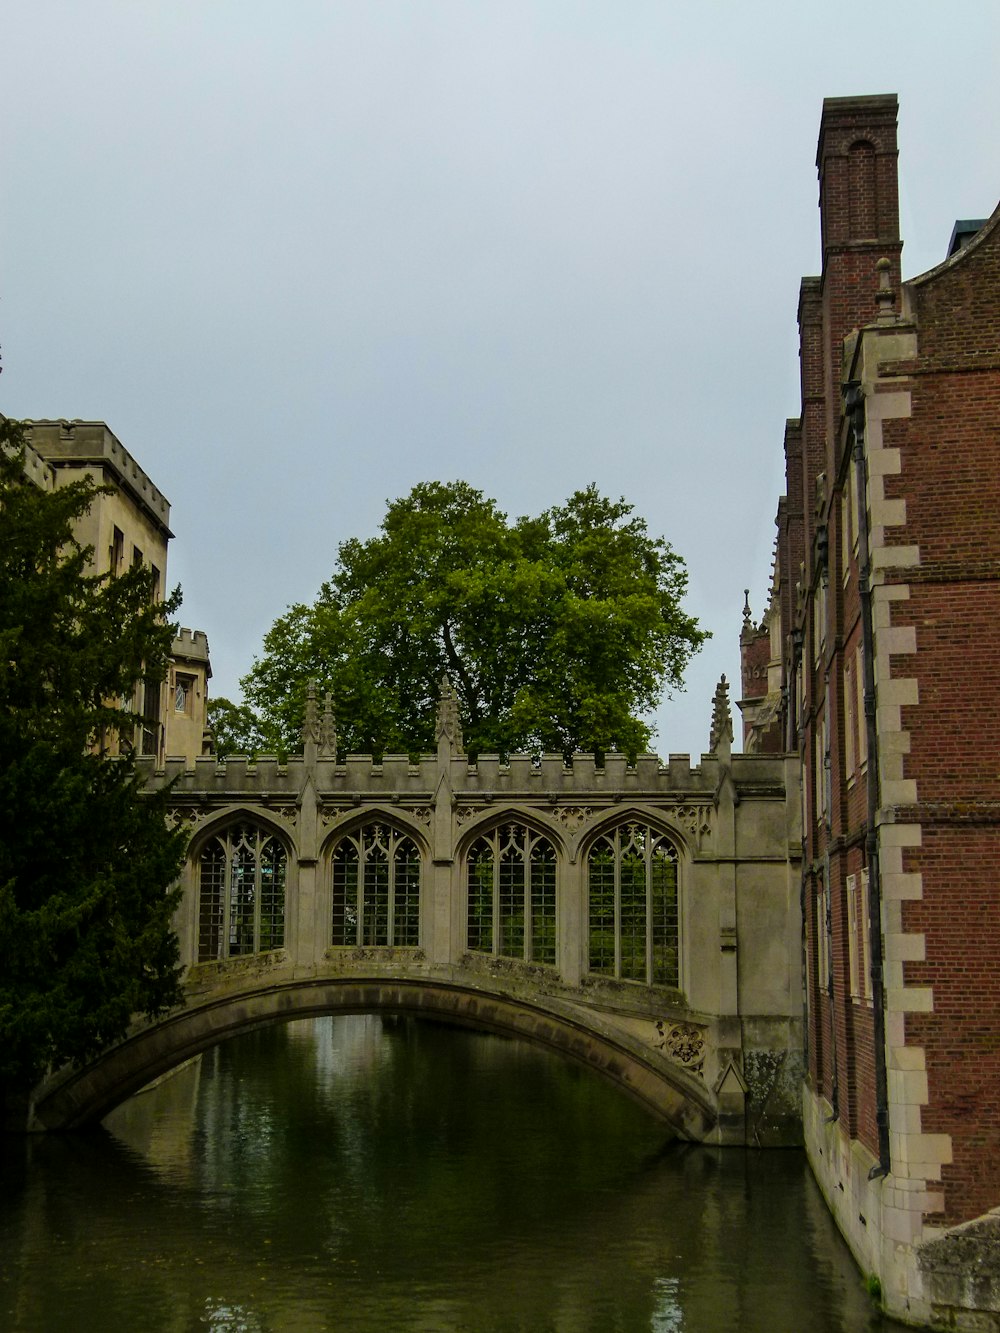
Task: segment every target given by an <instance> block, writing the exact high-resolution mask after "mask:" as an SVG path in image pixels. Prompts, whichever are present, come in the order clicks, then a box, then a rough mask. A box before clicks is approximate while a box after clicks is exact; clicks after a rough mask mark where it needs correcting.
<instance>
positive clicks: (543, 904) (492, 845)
mask: <svg viewBox="0 0 1000 1333" xmlns="http://www.w3.org/2000/svg"><path fill="white" fill-rule="evenodd" d="M518 836H520V838H521V843H520V845H519V844H518V841H517V838H518ZM479 848H482V849H483V850H484V851H485V850H491V851H492V853H493V855H492V857H491V859H490V861H489V862H488V863H487V861H486V860H485V859H483V860H482V861H480V862H479V863H478V864H479V865H480V867H481V873H480V874H479V875H478V876H476V870H475V867H476V862H475V860H474V857H475V854H476V852H477V849H479ZM545 848H547V849H548V851H547V853H546V851H545ZM536 850H541V853H542V854H541V856H539V857H538V858H537V859H536V857H535V852H536ZM487 864H488V866H489V869H488V873H487V871H486V867H487ZM517 865H520V866H521V867H522V869H523V872H524V873H523V874H522V875H521V876H520V877H518V876H516V875H514V874H505V869H504V868H505V866H506V867H508V868H509V869H511V870H513V869H514V868H515V867H516V866H517ZM561 866H562V852H561V848H560V846H559V843H558V840H557V839H556V838H555V837H554V836H553V834H552V833H551V832H550V831H549V830H547V829H540V828H538V827H536V826H535V825H534V824H533V823H532V822H531V821H530V820H528V819H526V818H525V817H524V816H523V814H521V812H520V811H516V812H515V811H511V812H508V813H507V814H506V815H504V816H503V817H502V818H499V819H497V820H495V821H493V822H492V823H491V824H490V825H488V826H487V827H485V828H482V827H480V828H477V829H476V830H475V833H474V834H473V835H472V836H471V837H470V838H469V839H468V841H467V842H466V845H465V847H464V848H463V852H462V857H461V867H462V872H461V873H462V882H463V884H464V886H465V942H466V947H467V948H468V950H469V952H470V953H475V954H483V955H486V956H489V957H494V958H511V959H514V960H518V961H521V962H526V963H537V964H543V965H545V966H548V967H556V966H557V965H558V959H559V939H558V912H559V898H560V890H559V884H560V878H561ZM474 877H475V878H477V879H478V883H477V884H475V885H474V882H473V881H474ZM518 879H520V883H518V882H517V881H518ZM487 881H488V882H487ZM474 902H478V903H479V904H481V907H480V910H479V911H477V912H476V913H475V918H474V915H473V903H474ZM518 905H519V906H520V909H521V910H520V912H518V910H517V908H518ZM505 909H506V910H505ZM487 914H488V920H486V916H487ZM518 922H520V925H518Z"/></svg>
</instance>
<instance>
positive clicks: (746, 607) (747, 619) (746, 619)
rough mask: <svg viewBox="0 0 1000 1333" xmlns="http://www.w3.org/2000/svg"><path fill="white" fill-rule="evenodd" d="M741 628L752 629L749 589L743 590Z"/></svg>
mask: <svg viewBox="0 0 1000 1333" xmlns="http://www.w3.org/2000/svg"><path fill="white" fill-rule="evenodd" d="M743 628H744V629H752V628H753V617H752V616H751V614H750V589H749V588H744V589H743Z"/></svg>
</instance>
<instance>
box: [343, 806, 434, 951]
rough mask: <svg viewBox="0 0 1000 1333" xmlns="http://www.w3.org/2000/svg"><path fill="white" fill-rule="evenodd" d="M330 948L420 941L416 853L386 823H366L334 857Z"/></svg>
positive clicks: (410, 841)
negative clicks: (345, 945)
mask: <svg viewBox="0 0 1000 1333" xmlns="http://www.w3.org/2000/svg"><path fill="white" fill-rule="evenodd" d="M331 938H332V943H334V944H396V945H416V944H418V943H419V941H420V852H419V851H418V849H417V844H416V843H415V842H414V841H413V839H412V838H411V837H408V836H407V835H406V834H405V833H400V832H399V831H398V830H397V829H394V828H393V827H392V825H391V824H365V825H364V827H363V828H360V829H358V831H357V832H356V833H351V834H349V835H348V836H347V837H345V838H342V839H341V840H340V842H339V843H338V844H337V846H336V848H335V849H334V853H333V932H332V937H331Z"/></svg>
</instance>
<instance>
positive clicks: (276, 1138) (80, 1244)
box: [0, 1017, 900, 1333]
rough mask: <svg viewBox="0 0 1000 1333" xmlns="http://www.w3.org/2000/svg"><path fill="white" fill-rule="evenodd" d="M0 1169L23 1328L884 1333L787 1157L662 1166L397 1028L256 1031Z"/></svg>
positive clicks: (605, 1114) (519, 1074) (618, 1124)
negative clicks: (79, 1131) (97, 1124)
mask: <svg viewBox="0 0 1000 1333" xmlns="http://www.w3.org/2000/svg"><path fill="white" fill-rule="evenodd" d="M0 1167H2V1172H3V1175H2V1193H0V1328H3V1329H10V1330H23V1331H24V1333H34V1331H35V1330H44V1331H45V1333H50V1331H51V1330H59V1331H61V1330H67V1333H91V1330H93V1331H94V1333H117V1331H118V1330H130V1331H131V1330H135V1331H136V1333H160V1331H161V1330H162V1331H163V1333H168V1331H169V1333H193V1331H194V1330H206V1329H207V1330H212V1331H213V1333H283V1331H284V1330H296V1331H298V1330H301V1331H302V1333H314V1331H317V1333H319V1331H322V1330H337V1331H338V1333H341V1331H342V1333H353V1331H354V1330H358V1331H359V1333H360V1330H397V1329H400V1330H420V1331H421V1333H452V1331H456V1333H457V1330H469V1331H472V1333H480V1331H482V1333H488V1331H492V1330H496V1333H517V1331H519V1330H524V1331H525V1333H536V1331H539V1333H543V1331H549V1330H551V1331H552V1333H590V1331H591V1330H593V1333H599V1331H601V1333H603V1330H615V1331H620V1333H631V1330H640V1329H643V1330H646V1329H648V1330H653V1331H654V1333H716V1331H717V1330H729V1329H733V1330H737V1329H738V1330H750V1331H751V1333H753V1331H755V1330H760V1333H799V1330H809V1333H856V1331H857V1330H889V1329H893V1330H894V1329H897V1328H899V1327H900V1326H898V1325H894V1324H891V1323H889V1322H887V1321H885V1322H884V1321H881V1320H879V1318H878V1317H877V1316H876V1315H875V1314H874V1313H873V1311H872V1309H871V1306H870V1305H869V1302H868V1299H867V1297H866V1295H865V1293H864V1291H863V1289H862V1286H861V1282H860V1278H859V1276H858V1274H857V1271H856V1270H855V1268H854V1266H853V1264H852V1263H851V1260H850V1257H849V1255H848V1254H847V1251H846V1249H845V1248H844V1246H843V1244H842V1242H841V1241H840V1239H839V1237H838V1236H837V1235H836V1232H835V1231H834V1229H833V1225H832V1223H831V1222H830V1221H829V1218H828V1217H827V1215H826V1213H825V1211H824V1208H823V1205H822V1202H821V1200H820V1198H819V1195H818V1193H817V1191H816V1189H815V1186H814V1185H813V1184H812V1181H811V1179H810V1178H809V1175H808V1170H807V1167H806V1164H805V1159H804V1157H803V1156H802V1155H801V1154H799V1153H794V1152H769V1153H761V1152H742V1151H738V1150H734V1149H730V1150H725V1151H722V1150H715V1149H704V1148H693V1147H689V1146H684V1145H671V1144H668V1143H667V1142H666V1141H665V1138H664V1134H663V1130H662V1127H661V1126H659V1125H658V1124H657V1123H656V1122H655V1121H653V1120H651V1119H650V1118H649V1117H648V1116H647V1115H646V1113H645V1112H644V1111H643V1110H642V1109H641V1108H639V1107H637V1106H634V1105H633V1104H632V1103H631V1102H630V1101H628V1100H627V1099H625V1098H624V1097H623V1096H622V1095H621V1094H620V1093H619V1092H617V1091H616V1090H615V1089H613V1088H611V1087H610V1086H607V1085H605V1084H604V1083H602V1082H600V1081H598V1080H597V1079H596V1078H595V1077H594V1076H592V1075H590V1074H589V1073H588V1072H586V1071H582V1070H578V1069H576V1068H574V1067H570V1066H567V1065H564V1064H562V1063H561V1062H559V1061H558V1060H556V1059H555V1058H554V1057H551V1056H549V1055H547V1054H545V1053H544V1052H541V1051H538V1050H535V1049H533V1048H529V1047H526V1046H524V1045H522V1044H521V1043H519V1042H515V1041H505V1040H503V1039H501V1038H498V1037H489V1036H481V1035H479V1034H474V1033H469V1032H464V1031H459V1030H453V1029H448V1028H444V1027H437V1026H427V1025H423V1024H419V1023H416V1022H414V1021H412V1020H405V1021H402V1020H401V1021H391V1020H384V1021H383V1020H381V1019H379V1018H377V1017H358V1018H337V1019H319V1020H315V1021H308V1022H296V1023H291V1024H288V1025H287V1026H285V1027H275V1028H269V1029H266V1030H262V1031H259V1032H255V1033H251V1034H249V1035H247V1036H244V1037H240V1038H237V1039H235V1040H233V1041H231V1042H229V1043H227V1044H226V1045H225V1046H222V1047H219V1048H217V1049H216V1050H215V1051H212V1052H210V1053H209V1054H207V1055H206V1056H204V1057H203V1058H202V1059H201V1060H199V1061H197V1062H195V1063H193V1064H191V1065H189V1066H188V1067H187V1068H185V1069H184V1070H182V1071H181V1072H180V1073H179V1074H177V1075H175V1076H174V1077H172V1078H170V1079H168V1080H166V1081H164V1082H163V1083H161V1084H160V1085H159V1086H158V1087H157V1088H155V1089H154V1090H152V1091H148V1092H146V1093H144V1094H142V1095H141V1096H140V1097H137V1098H134V1099H133V1100H132V1101H131V1102H130V1103H128V1104H127V1105H126V1106H124V1107H122V1108H121V1109H120V1110H118V1111H116V1112H115V1113H114V1115H113V1116H111V1117H109V1118H108V1120H107V1121H106V1122H105V1128H104V1129H103V1130H100V1131H98V1132H95V1133H91V1134H86V1135H73V1136H64V1137H50V1138H45V1139H41V1140H37V1141H36V1140H31V1141H29V1142H27V1143H25V1142H23V1141H21V1140H15V1141H13V1142H8V1143H7V1144H6V1145H5V1146H4V1148H3V1156H2V1158H0Z"/></svg>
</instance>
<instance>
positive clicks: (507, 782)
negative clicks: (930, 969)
mask: <svg viewBox="0 0 1000 1333" xmlns="http://www.w3.org/2000/svg"><path fill="white" fill-rule="evenodd" d="M726 692H727V687H726V685H725V680H724V679H723V681H722V682H720V687H719V690H718V691H717V693H716V700H715V714H714V718H713V725H712V735H711V741H710V750H709V752H708V753H706V754H704V755H702V756H701V760H700V763H698V764H697V765H696V766H692V765H691V762H690V760H689V758H688V756H686V755H682V756H677V755H671V756H670V758H669V760H668V761H667V762H666V763H663V762H661V760H660V759H659V758H658V757H657V756H655V755H641V756H639V757H638V758H637V759H636V761H635V762H634V764H629V763H628V761H627V760H626V758H625V757H624V756H622V755H618V754H608V755H606V756H605V757H604V760H603V763H598V762H596V761H595V758H594V756H593V755H583V754H577V755H574V756H573V757H572V760H571V761H570V762H565V761H564V759H563V757H562V756H542V757H541V758H540V759H538V758H532V757H531V756H518V755H512V756H511V757H510V759H509V760H508V761H506V762H502V761H501V760H500V759H499V758H498V757H497V756H491V755H479V756H478V758H477V759H476V760H475V761H470V760H469V758H468V757H467V756H466V755H465V753H464V752H463V748H462V734H461V725H460V720H459V716H458V709H457V704H456V700H455V697H454V695H453V693H452V691H451V689H450V687H449V686H448V684H447V682H445V683H444V684H443V686H442V697H441V701H440V704H439V707H438V725H437V732H438V749H437V753H436V754H435V755H428V756H423V757H421V758H420V759H419V760H418V761H416V762H412V761H411V760H410V759H409V758H408V757H406V756H392V755H386V756H385V757H384V758H383V759H382V761H381V762H375V761H373V759H372V758H371V757H370V756H360V755H347V756H345V757H343V758H340V759H338V756H337V752H336V737H335V733H334V724H333V718H332V716H331V714H330V712H329V708H328V707H327V708H326V709H325V710H321V709H320V707H319V706H318V704H317V702H316V699H315V696H314V695H311V696H310V700H309V703H308V708H307V716H306V721H305V726H304V729H303V732H304V744H303V753H302V754H301V755H300V756H296V757H292V758H289V759H288V761H287V762H286V763H281V762H279V761H278V760H277V759H275V758H259V759H257V761H256V762H250V761H249V760H247V759H245V758H230V759H228V760H224V761H216V759H215V758H214V757H209V758H204V759H198V760H196V761H195V762H194V765H193V767H186V766H185V764H184V762H183V761H180V760H178V761H172V760H168V761H167V762H166V765H165V767H164V768H162V769H160V770H155V769H153V768H152V767H150V768H148V769H147V770H146V779H147V782H148V783H149V784H150V785H159V784H162V783H165V782H172V783H173V786H172V788H171V799H172V810H173V818H175V819H176V820H177V821H179V822H183V823H184V824H185V826H186V827H187V828H188V829H189V832H190V843H189V854H188V858H187V863H186V866H185V869H184V872H183V900H182V904H181V907H180V909H179V912H178V916H177V920H176V923H175V924H176V929H177V932H178V935H179V938H180V943H181V951H182V959H183V962H184V965H185V969H186V971H185V998H186V1003H185V1004H184V1006H183V1007H181V1008H179V1009H178V1010H176V1011H174V1012H172V1013H171V1014H169V1015H167V1016H166V1017H164V1018H163V1019H161V1020H159V1021H158V1022H155V1023H138V1024H136V1025H135V1027H134V1029H133V1030H132V1032H131V1033H130V1035H129V1036H128V1037H127V1038H126V1040H125V1041H123V1042H122V1043H120V1044H119V1045H117V1046H115V1047H113V1048H111V1049H110V1050H109V1051H107V1052H106V1053H105V1054H104V1055H103V1056H102V1057H100V1058H99V1059H98V1060H96V1061H94V1062H93V1063H91V1064H89V1065H87V1066H86V1067H83V1068H80V1069H74V1070H63V1071H60V1072H59V1073H58V1074H57V1075H55V1076H54V1077H52V1078H50V1079H49V1080H48V1081H47V1082H46V1083H45V1084H44V1085H42V1086H41V1087H39V1088H38V1089H37V1090H36V1094H35V1097H34V1099H33V1107H32V1113H31V1115H32V1125H33V1127H34V1128H36V1129H55V1128H68V1127H73V1126H76V1125H82V1124H86V1123H89V1122H92V1121H94V1120H97V1119H99V1118H100V1117H102V1116H103V1115H105V1114H106V1113H107V1112H108V1111H109V1110H110V1109H112V1108H113V1107H114V1106H115V1105H117V1104H118V1103H119V1102H121V1101H122V1100H124V1099H125V1098H126V1097H128V1096H130V1095H131V1094H132V1093H133V1092H135V1091H137V1090H138V1089H139V1088H140V1087H142V1086H143V1085H145V1084H146V1083H147V1082H149V1081H151V1080H152V1079H154V1078H156V1077H157V1076H159V1075H161V1074H163V1073H165V1072H166V1071H168V1070H169V1069H170V1068H172V1067H174V1066H175V1065H177V1064H179V1063H181V1062H182V1061H184V1060H186V1059H188V1058H190V1057H191V1056H192V1055H194V1054H196V1053H197V1052H199V1051H201V1050H204V1049H206V1048H208V1047H209V1046H212V1045H214V1044H216V1043H217V1042H219V1041H221V1040H224V1039H225V1038H226V1037H228V1036H230V1035H233V1034H235V1033H237V1032H239V1031H242V1030H246V1029H248V1028H252V1027H255V1026H259V1025H261V1024H264V1023H270V1022H275V1021H283V1020H288V1019H292V1018H298V1017H307V1016H313V1015H319V1014H330V1013H360V1012H385V1013H393V1014H418V1015H422V1016H424V1017H427V1018H432V1019H435V1020H437V1021H443V1022H447V1023H453V1024H461V1025H467V1026H474V1027H477V1028H482V1029H486V1030H488V1031H493V1032H499V1033H508V1034H512V1035H516V1036H520V1037H523V1038H526V1039H528V1040H530V1041H532V1042H536V1043H540V1044H541V1045H543V1046H546V1047H548V1048H550V1049H551V1050H553V1051H554V1052H556V1053H558V1054H559V1055H561V1056H563V1057H565V1058H569V1059H572V1060H576V1061H579V1062H582V1063H583V1064H586V1065H588V1066H590V1067H591V1068H593V1069H594V1070H595V1071H596V1072H598V1073H599V1074H601V1075H603V1076H605V1077H607V1078H609V1079H611V1080H613V1081H614V1082H616V1083H617V1084H618V1085H620V1086H621V1087H622V1088H623V1089H624V1090H625V1091H626V1092H628V1093H629V1094H630V1095H632V1096H633V1097H636V1098H638V1099H639V1100H640V1101H642V1102H643V1103H644V1104H645V1105H646V1106H647V1107H649V1108H650V1109H651V1110H652V1111H653V1112H654V1113H655V1114H657V1115H659V1116H661V1117H662V1118H663V1119H664V1121H665V1122H666V1123H667V1124H668V1125H669V1126H670V1127H671V1128H672V1130H673V1131H674V1133H675V1134H676V1135H677V1136H679V1137H682V1138H685V1139H690V1140H694V1141H698V1142H706V1143H719V1144H744V1143H758V1144H761V1145H773V1144H785V1143H797V1142H799V1141H800V1137H801V1125H800V1109H799V1105H800V1085H801V1077H802V1054H801V1052H802V995H801V967H800V962H799V959H800V943H801V940H800V935H801V918H800V911H799V883H800V868H799V861H798V858H799V856H800V834H799V818H800V816H799V791H798V778H797V773H796V766H795V764H794V761H793V760H791V759H787V758H785V757H783V756H759V755H733V754H732V753H731V742H732V725H731V720H730V716H729V707H728V700H727V694H726Z"/></svg>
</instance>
